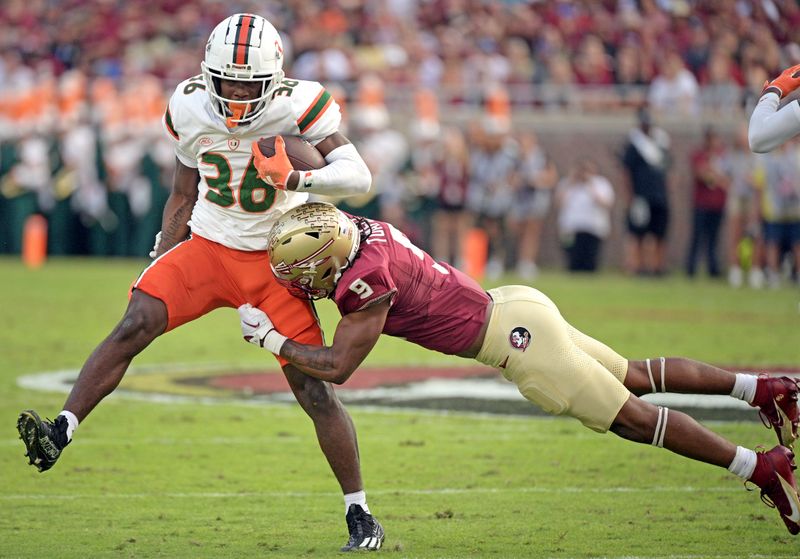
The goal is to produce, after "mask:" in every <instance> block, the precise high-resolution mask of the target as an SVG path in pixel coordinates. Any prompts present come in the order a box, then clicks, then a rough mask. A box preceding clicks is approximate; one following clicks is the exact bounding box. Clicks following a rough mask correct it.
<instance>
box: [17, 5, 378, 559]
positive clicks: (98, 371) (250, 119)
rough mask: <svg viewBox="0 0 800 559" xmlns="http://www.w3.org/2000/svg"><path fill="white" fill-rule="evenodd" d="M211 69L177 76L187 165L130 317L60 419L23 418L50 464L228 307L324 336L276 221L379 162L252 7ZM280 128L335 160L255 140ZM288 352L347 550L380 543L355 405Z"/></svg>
mask: <svg viewBox="0 0 800 559" xmlns="http://www.w3.org/2000/svg"><path fill="white" fill-rule="evenodd" d="M200 68H201V74H199V75H197V76H195V77H192V78H189V79H187V80H185V81H184V82H182V83H180V84H179V85H178V86H177V88H176V90H175V93H174V94H173V95H172V97H171V98H170V101H169V106H168V108H167V110H166V112H165V115H164V127H165V130H166V133H167V134H168V136H169V137H170V138H171V139H172V140H173V143H174V148H175V155H176V158H177V168H176V171H175V177H174V181H173V187H172V193H171V195H170V197H169V199H168V201H167V203H166V206H165V208H164V213H163V220H162V230H161V232H160V234H159V235H158V236H157V237H156V244H155V246H154V248H153V252H152V257H153V258H154V260H153V262H152V263H151V264H150V265H149V266H148V267H147V268H146V269H145V270H144V271H143V272H142V274H141V275H140V276H139V278H138V279H137V280H136V281H135V282H134V284H133V287H132V289H131V292H130V294H129V299H130V300H129V304H128V308H127V309H126V311H125V315H124V316H123V317H122V320H121V321H120V322H119V324H118V325H117V326H116V327H115V328H114V330H113V331H112V332H111V333H110V334H109V336H108V337H107V338H106V339H105V340H104V341H103V342H102V343H101V344H100V345H99V346H98V347H97V349H96V350H95V351H94V352H93V353H92V355H91V356H90V357H89V358H88V359H87V361H86V363H85V364H84V366H83V368H82V369H81V372H80V374H79V376H78V379H77V381H76V382H75V385H74V386H73V388H72V391H71V392H70V395H69V396H68V398H67V400H66V403H65V404H64V409H63V411H62V412H61V413H60V414H59V415H58V416H57V417H56V420H55V421H52V422H51V421H45V420H42V419H41V417H40V416H39V415H38V414H37V413H36V412H35V411H33V410H26V411H24V412H22V413H21V414H20V416H19V418H18V422H17V429H18V430H19V433H20V436H21V437H22V439H23V442H24V443H25V446H26V448H27V456H28V458H29V461H30V463H31V464H32V465H34V466H36V467H37V469H39V471H45V470H48V469H50V468H51V467H52V466H53V465H54V464H55V462H56V461H57V460H58V458H59V457H60V456H61V453H62V450H63V449H64V447H66V445H67V444H68V443H69V442H70V441H71V439H72V435H73V432H74V430H75V429H76V428H77V426H78V423H79V422H81V421H83V420H84V419H85V418H86V417H87V416H88V415H89V413H90V412H91V410H92V409H93V408H94V407H95V406H96V405H97V404H98V403H99V402H100V401H101V400H102V399H103V398H104V397H105V396H107V395H108V394H109V393H111V392H112V391H113V390H114V389H115V388H116V387H117V385H118V384H119V382H120V381H121V380H122V377H123V375H124V374H125V372H126V370H127V368H128V366H129V365H130V362H131V361H132V360H133V358H134V357H135V356H136V355H138V354H139V353H140V352H141V351H143V350H144V349H145V348H146V347H147V346H148V345H149V344H150V343H151V342H152V341H153V340H154V339H155V338H157V337H158V336H160V335H161V334H163V333H164V332H167V331H169V330H172V329H174V328H177V327H179V326H181V325H182V324H185V323H187V322H190V321H192V320H195V319H196V318H198V317H200V316H202V315H204V314H206V313H208V312H210V311H212V310H214V309H216V308H220V307H230V308H237V307H239V306H241V305H242V304H244V303H245V302H251V303H253V304H255V305H257V306H258V307H259V308H261V309H263V310H264V311H266V312H268V313H269V314H270V316H272V317H273V320H274V321H275V323H276V324H280V325H281V326H280V327H281V329H285V330H286V331H287V334H288V335H291V336H292V337H293V338H295V339H298V340H302V341H304V342H306V343H310V344H315V343H321V342H322V332H321V330H320V327H319V325H318V323H317V321H316V315H315V313H314V310H313V308H312V306H311V305H310V303H309V302H308V301H301V300H300V299H297V298H294V297H292V296H291V295H289V294H288V293H287V292H286V290H285V289H284V288H283V287H282V286H281V285H279V284H278V283H277V282H276V281H275V280H274V278H273V276H272V274H271V272H270V271H269V269H268V267H266V266H265V265H264V261H263V260H264V256H263V255H264V254H265V252H264V251H265V250H266V238H267V233H268V232H269V231H270V229H271V227H272V224H273V223H274V221H275V220H276V219H277V218H278V217H279V216H280V215H282V214H283V213H284V212H286V211H287V210H290V209H291V208H294V207H296V206H298V205H300V204H302V203H303V202H305V201H306V200H307V198H308V193H312V192H313V193H319V194H328V195H335V196H347V195H355V194H363V193H364V192H367V191H368V190H369V188H370V184H371V180H372V179H371V175H370V171H369V169H368V168H367V166H366V164H365V163H364V161H363V159H362V158H361V156H360V155H359V154H358V152H357V151H356V149H355V147H354V146H353V145H352V144H351V143H350V142H349V141H348V140H347V138H345V137H344V136H343V135H342V134H341V133H340V132H339V124H340V122H341V115H340V112H339V107H338V105H337V104H336V102H335V101H334V100H333V98H332V97H331V95H330V94H329V93H328V92H327V91H326V90H325V89H324V88H323V87H322V85H321V84H319V83H317V82H311V81H303V80H292V79H287V78H285V77H284V73H283V47H282V43H281V38H280V35H279V34H278V32H277V31H276V30H275V28H274V27H273V26H272V25H271V24H270V23H269V22H268V21H267V20H266V19H264V18H263V17H260V16H257V15H254V14H246V13H242V14H235V15H232V16H230V17H228V18H226V19H225V20H223V21H222V22H221V23H219V24H218V25H217V26H216V27H215V28H214V30H213V31H212V32H211V35H210V37H209V39H208V43H207V45H206V50H205V59H204V60H203V62H202V63H201V64H200ZM281 135H287V136H300V137H302V138H304V139H305V140H307V141H308V142H309V143H311V144H312V145H314V146H316V148H317V149H318V150H319V152H320V153H321V154H322V155H323V156H324V158H325V162H326V165H325V166H324V167H322V168H321V169H317V170H311V171H304V172H303V173H302V176H301V174H300V173H299V172H298V171H296V170H294V169H293V168H292V165H291V163H290V161H289V158H288V157H287V155H286V153H285V150H284V149H282V141H281V140H278V141H277V142H276V149H275V154H274V155H273V156H272V157H265V156H263V155H262V154H261V152H260V151H259V150H258V149H254V146H255V145H256V143H257V142H258V140H259V139H260V138H264V137H272V136H278V137H280V136H281ZM278 360H279V362H280V364H281V366H282V368H283V372H284V374H285V376H286V378H287V380H288V382H289V385H290V386H291V388H292V392H293V393H294V395H295V397H296V399H297V401H298V403H299V404H300V405H301V406H302V407H303V409H304V410H305V411H306V413H307V414H308V415H309V416H310V417H311V419H312V421H313V422H314V426H315V429H316V433H317V437H318V439H319V444H320V447H321V449H322V451H323V453H324V454H325V457H326V458H327V461H328V463H329V464H330V467H331V469H332V470H333V472H334V475H335V476H336V478H337V480H338V482H339V484H340V486H341V488H342V491H343V493H344V502H345V519H346V523H347V527H348V531H349V541H348V542H347V544H346V545H345V546H344V548H343V550H344V551H349V550H354V549H359V548H361V549H377V548H379V547H380V546H381V543H382V542H383V537H384V535H383V529H382V528H381V526H380V524H379V523H378V522H377V521H376V520H375V519H374V518H373V517H372V515H371V514H370V511H369V507H368V506H367V502H366V495H365V493H364V488H363V483H362V480H361V470H360V465H359V457H358V447H357V444H356V435H355V428H354V426H353V422H352V420H351V419H350V416H349V415H348V414H347V412H346V411H345V409H344V407H343V406H342V405H341V403H340V402H339V400H338V398H337V396H336V394H335V392H334V391H333V388H332V387H331V386H330V384H328V383H325V382H323V381H321V380H319V379H315V378H312V377H309V376H307V375H304V374H302V373H301V372H300V371H299V370H298V369H297V367H296V366H295V365H292V364H291V363H289V362H288V361H287V360H286V359H284V358H282V357H278Z"/></svg>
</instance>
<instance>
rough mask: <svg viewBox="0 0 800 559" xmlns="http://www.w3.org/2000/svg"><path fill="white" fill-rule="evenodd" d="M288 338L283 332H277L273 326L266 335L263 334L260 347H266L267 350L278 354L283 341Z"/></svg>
mask: <svg viewBox="0 0 800 559" xmlns="http://www.w3.org/2000/svg"><path fill="white" fill-rule="evenodd" d="M287 339H288V338H287V337H286V336H284V335H283V334H281V333H279V332H278V331H277V330H275V328H273V329H272V330H270V331H269V332H267V335H266V336H264V339H263V340H261V347H263V348H264V349H266V350H267V351H271V352H272V353H274V354H275V355H280V353H281V347H283V342H285V341H286V340H287Z"/></svg>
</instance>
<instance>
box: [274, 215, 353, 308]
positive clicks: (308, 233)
mask: <svg viewBox="0 0 800 559" xmlns="http://www.w3.org/2000/svg"><path fill="white" fill-rule="evenodd" d="M359 245H360V233H359V228H358V227H357V226H356V224H355V223H354V222H353V220H351V219H350V218H349V217H347V216H346V215H345V214H344V213H342V212H341V211H339V210H338V209H336V207H335V206H333V205H332V204H327V203H324V202H311V203H308V204H302V205H300V206H297V207H296V208H293V209H291V210H289V211H288V212H286V213H285V214H283V215H282V216H281V217H280V219H278V220H277V221H276V222H275V225H273V226H272V230H271V231H270V233H269V237H267V250H268V251H269V261H270V266H271V267H272V273H273V274H274V275H275V277H276V278H277V279H278V282H279V283H280V284H281V285H283V286H284V287H286V288H287V289H288V290H289V292H290V293H291V294H292V295H295V296H296V297H300V298H303V299H323V298H325V297H328V296H329V295H331V294H332V293H333V291H334V289H335V288H336V282H337V281H338V280H339V276H340V275H341V274H342V272H343V271H344V270H345V268H347V266H349V265H350V263H351V262H352V261H353V258H355V255H356V253H357V252H358V247H359Z"/></svg>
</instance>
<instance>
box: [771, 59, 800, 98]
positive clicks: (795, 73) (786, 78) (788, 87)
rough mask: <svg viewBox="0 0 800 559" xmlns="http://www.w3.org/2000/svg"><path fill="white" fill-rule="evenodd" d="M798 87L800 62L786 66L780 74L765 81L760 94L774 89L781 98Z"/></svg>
mask: <svg viewBox="0 0 800 559" xmlns="http://www.w3.org/2000/svg"><path fill="white" fill-rule="evenodd" d="M798 87H800V64H798V65H796V66H792V67H791V68H787V69H786V70H784V71H783V72H781V75H780V76H778V77H777V78H775V79H774V80H772V81H771V82H766V83H765V84H764V89H763V90H762V91H761V95H764V94H765V93H766V92H767V91H774V92H775V93H777V94H778V97H780V98H781V99H783V98H784V97H786V96H787V95H789V94H790V93H791V92H792V91H794V90H795V89H797V88H798Z"/></svg>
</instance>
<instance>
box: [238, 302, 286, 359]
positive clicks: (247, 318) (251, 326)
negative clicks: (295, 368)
mask: <svg viewBox="0 0 800 559" xmlns="http://www.w3.org/2000/svg"><path fill="white" fill-rule="evenodd" d="M238 310H239V322H240V326H241V327H242V336H243V337H244V340H245V341H246V342H250V343H251V344H254V345H257V346H259V347H263V348H264V349H266V350H268V351H271V352H272V353H274V354H275V355H279V354H280V351H281V346H283V342H285V341H286V336H283V335H281V334H280V333H279V332H278V331H277V330H275V326H273V324H272V321H271V320H270V319H269V317H268V316H267V313H265V312H264V311H262V310H261V309H258V308H256V307H254V306H252V305H251V304H250V303H245V304H244V305H242V306H241V307H239V309H238Z"/></svg>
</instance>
